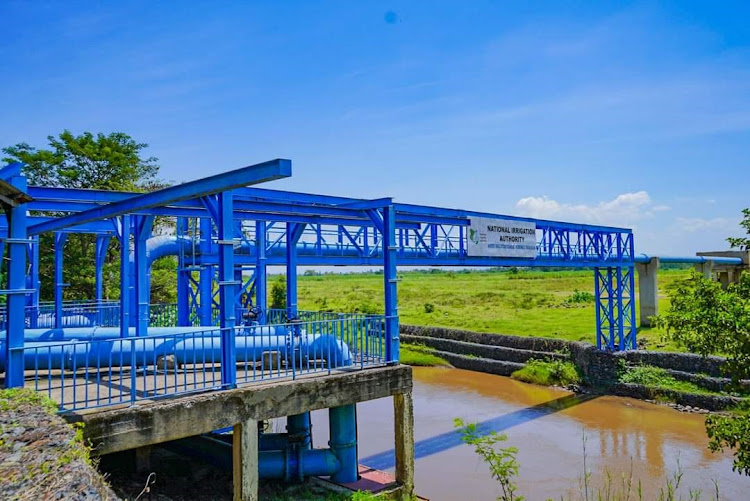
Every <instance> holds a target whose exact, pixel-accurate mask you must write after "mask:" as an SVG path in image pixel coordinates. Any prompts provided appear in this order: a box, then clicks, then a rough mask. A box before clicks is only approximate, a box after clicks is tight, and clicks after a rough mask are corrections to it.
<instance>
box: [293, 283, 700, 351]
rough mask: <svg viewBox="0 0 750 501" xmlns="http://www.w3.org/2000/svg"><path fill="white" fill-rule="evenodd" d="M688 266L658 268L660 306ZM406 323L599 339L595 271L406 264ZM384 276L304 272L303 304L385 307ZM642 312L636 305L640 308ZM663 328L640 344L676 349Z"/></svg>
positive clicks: (402, 304) (402, 286) (645, 333)
mask: <svg viewBox="0 0 750 501" xmlns="http://www.w3.org/2000/svg"><path fill="white" fill-rule="evenodd" d="M688 273H689V272H688V271H686V270H660V272H659V289H660V296H661V297H662V299H661V300H660V312H664V311H666V310H667V309H668V308H669V301H668V299H666V290H665V289H666V287H667V286H668V285H669V284H670V283H672V282H674V281H675V280H678V279H681V278H685V277H687V276H688ZM399 279H400V280H399V284H398V304H399V314H400V317H401V322H402V323H406V324H418V325H431V326H443V327H455V328H460V329H467V330H473V331H479V332H495V333H500V334H515V335H521V336H544V337H554V338H562V339H567V340H575V341H579V340H581V341H589V342H592V343H593V342H595V341H596V338H595V336H594V325H595V310H594V303H593V296H592V294H593V291H594V279H593V272H592V271H578V270H576V271H525V270H521V271H518V272H517V273H513V272H509V271H442V270H435V271H433V272H423V271H405V272H400V273H399ZM382 296H383V276H382V275H381V274H377V273H361V274H340V275H338V274H329V275H313V276H301V277H300V280H299V308H300V309H303V310H328V311H341V312H353V311H359V312H365V313H381V312H382V311H383V299H382ZM636 311H637V310H636ZM663 335H664V332H661V331H659V330H657V329H641V330H640V331H639V336H638V337H639V344H641V345H642V346H643V347H645V348H648V349H659V350H675V349H677V347H676V346H674V345H673V344H671V343H668V342H665V341H664V340H663V339H662V337H663Z"/></svg>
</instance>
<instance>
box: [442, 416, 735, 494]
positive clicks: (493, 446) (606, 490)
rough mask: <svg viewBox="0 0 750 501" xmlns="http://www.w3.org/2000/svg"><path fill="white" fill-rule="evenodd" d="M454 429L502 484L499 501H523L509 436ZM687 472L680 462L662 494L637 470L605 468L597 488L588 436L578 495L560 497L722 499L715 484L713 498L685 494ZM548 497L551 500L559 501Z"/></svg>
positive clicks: (468, 426) (458, 423)
mask: <svg viewBox="0 0 750 501" xmlns="http://www.w3.org/2000/svg"><path fill="white" fill-rule="evenodd" d="M454 426H455V427H456V428H458V431H459V432H460V433H461V439H462V440H463V442H464V443H466V444H467V445H469V446H471V447H473V448H474V451H475V452H476V454H477V455H478V456H479V457H480V458H481V459H482V460H483V461H484V462H485V463H486V464H487V466H488V468H489V469H490V474H491V475H492V478H493V479H495V480H496V481H497V483H498V484H499V485H500V490H501V494H500V496H498V497H497V501H523V500H524V497H523V496H521V495H519V493H518V487H517V486H516V477H518V472H519V470H520V468H521V465H520V463H519V461H518V458H517V456H518V449H517V448H516V447H500V446H499V445H498V444H499V443H501V442H504V441H506V440H507V439H508V437H507V435H505V434H499V433H497V432H496V431H489V432H484V431H482V430H480V428H479V426H478V425H477V424H471V423H469V424H467V423H465V422H464V421H463V420H461V419H455V420H454ZM683 476H684V472H683V471H682V466H681V465H680V461H679V459H678V461H677V471H675V472H674V473H673V474H672V475H671V476H668V477H666V478H665V480H664V485H663V486H662V487H660V488H659V492H658V493H657V492H652V493H645V492H644V491H643V486H642V484H641V482H640V481H639V480H638V481H637V480H636V479H635V478H634V477H633V469H632V467H631V469H630V471H628V472H622V473H620V474H613V473H612V472H611V471H609V470H608V469H606V468H605V471H604V479H603V481H602V484H601V485H598V486H596V485H593V483H592V482H591V472H590V471H589V470H588V468H587V451H586V435H583V474H582V475H581V477H580V479H579V481H578V493H577V494H574V495H567V494H565V495H560V497H559V498H555V500H557V499H559V500H560V501H594V500H599V501H603V500H607V501H644V500H658V501H702V500H706V501H709V500H711V501H719V499H721V496H720V492H719V484H718V483H717V482H716V481H714V483H713V489H711V493H710V495H709V497H703V493H702V492H701V491H700V490H693V489H690V490H689V491H688V493H687V496H685V495H684V493H683V491H684V489H683V487H682V479H683ZM555 500H553V499H552V498H548V499H547V501H555Z"/></svg>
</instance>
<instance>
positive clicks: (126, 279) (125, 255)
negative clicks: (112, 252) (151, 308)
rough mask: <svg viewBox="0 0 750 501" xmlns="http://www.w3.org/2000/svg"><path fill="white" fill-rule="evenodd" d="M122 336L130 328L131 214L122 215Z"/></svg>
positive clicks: (122, 336) (125, 335) (126, 335)
mask: <svg viewBox="0 0 750 501" xmlns="http://www.w3.org/2000/svg"><path fill="white" fill-rule="evenodd" d="M120 226H121V229H120V235H119V237H120V337H121V338H124V337H128V330H129V328H130V229H131V225H130V216H129V215H127V214H125V215H123V216H121V217H120Z"/></svg>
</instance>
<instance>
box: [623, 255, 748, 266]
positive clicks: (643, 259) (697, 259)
mask: <svg viewBox="0 0 750 501" xmlns="http://www.w3.org/2000/svg"><path fill="white" fill-rule="evenodd" d="M653 257H656V256H653ZM658 258H659V262H661V263H684V264H703V263H709V262H711V263H715V264H729V265H740V264H742V258H739V257H723V256H658ZM651 259H652V256H648V255H646V254H637V255H636V256H635V258H634V260H635V262H636V263H649V262H651Z"/></svg>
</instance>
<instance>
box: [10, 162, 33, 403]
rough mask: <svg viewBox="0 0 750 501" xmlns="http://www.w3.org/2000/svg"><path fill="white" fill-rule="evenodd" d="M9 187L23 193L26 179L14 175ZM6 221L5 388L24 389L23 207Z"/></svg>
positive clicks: (25, 242) (24, 274)
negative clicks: (8, 292)
mask: <svg viewBox="0 0 750 501" xmlns="http://www.w3.org/2000/svg"><path fill="white" fill-rule="evenodd" d="M11 184H12V185H13V186H14V187H16V188H18V189H19V190H21V191H26V178H25V177H23V176H20V175H18V176H14V177H12V178H11ZM6 217H7V219H8V240H7V243H8V257H10V260H9V261H8V289H9V290H11V291H12V292H11V294H9V295H8V300H7V308H8V327H7V331H6V332H7V340H6V343H5V360H6V363H5V387H6V388H14V387H21V386H23V370H24V364H23V358H24V357H23V348H24V329H25V326H26V319H25V317H26V312H25V305H26V298H25V297H24V289H25V287H26V252H27V250H26V247H27V245H28V243H27V240H26V239H27V232H26V207H24V206H23V205H22V206H20V207H13V208H9V209H6Z"/></svg>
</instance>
